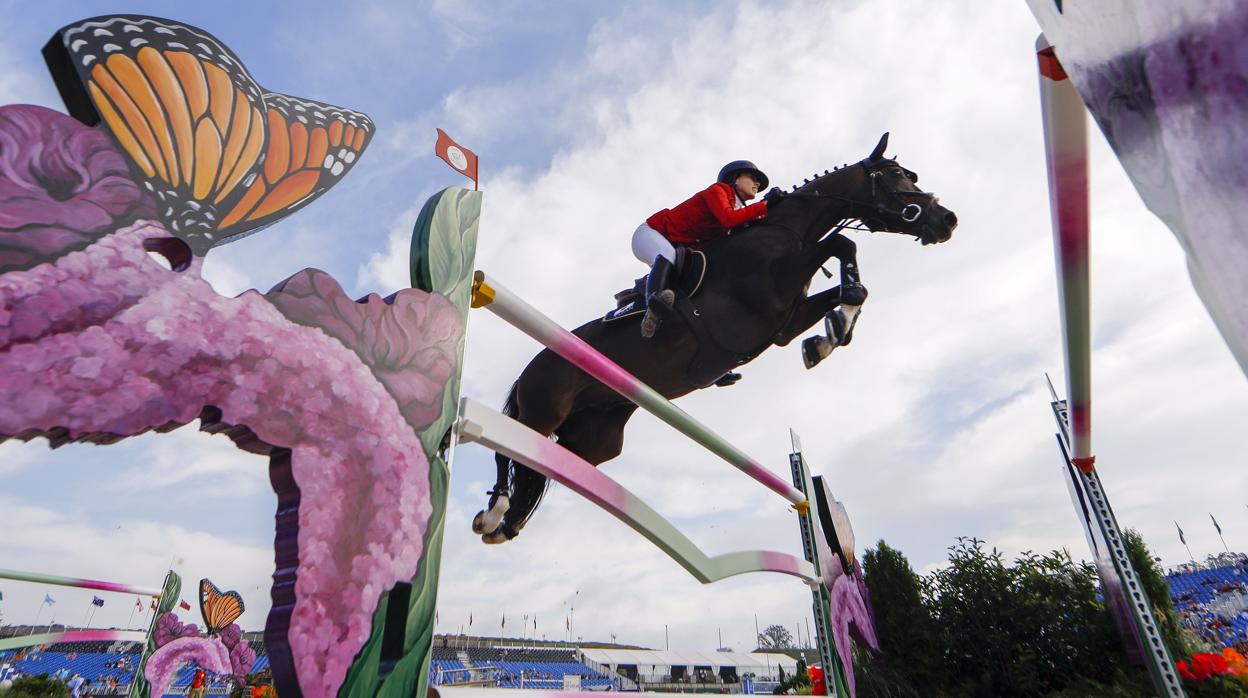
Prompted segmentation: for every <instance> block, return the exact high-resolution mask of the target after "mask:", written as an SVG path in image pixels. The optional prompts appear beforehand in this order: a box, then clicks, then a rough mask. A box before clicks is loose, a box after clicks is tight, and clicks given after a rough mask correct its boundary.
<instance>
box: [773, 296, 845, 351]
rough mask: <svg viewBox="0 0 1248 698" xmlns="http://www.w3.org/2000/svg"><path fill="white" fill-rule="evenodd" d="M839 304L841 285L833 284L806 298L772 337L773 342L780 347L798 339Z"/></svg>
mask: <svg viewBox="0 0 1248 698" xmlns="http://www.w3.org/2000/svg"><path fill="white" fill-rule="evenodd" d="M839 305H841V287H840V286H833V287H832V288H830V289H828V290H826V291H821V292H819V293H816V294H815V295H813V296H810V297H808V298H806V299H805V300H803V301H802V302H801V303H799V304H798V305H797V308H796V309H794V311H793V316H792V317H790V318H789V321H788V322H787V323H786V324H785V325H784V327H782V328H780V331H779V332H777V333H776V335H775V336H774V337H773V338H772V340H771V341H772V344H775V345H776V346H779V347H783V346H786V345H787V344H788V343H789V342H791V341H793V340H794V339H796V338H797V336H798V335H800V334H802V333H803V332H805V331H806V330H809V329H810V328H811V327H814V326H815V323H817V322H819V321H820V320H822V319H823V318H824V316H826V315H827V314H828V313H830V312H832V310H834V309H835V308H836V307H837V306H839Z"/></svg>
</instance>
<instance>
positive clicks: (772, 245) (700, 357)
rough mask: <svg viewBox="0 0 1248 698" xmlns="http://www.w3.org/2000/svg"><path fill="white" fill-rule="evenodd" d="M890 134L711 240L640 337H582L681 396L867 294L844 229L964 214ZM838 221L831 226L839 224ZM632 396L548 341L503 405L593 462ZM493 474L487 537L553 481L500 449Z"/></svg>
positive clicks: (912, 226) (609, 454)
mask: <svg viewBox="0 0 1248 698" xmlns="http://www.w3.org/2000/svg"><path fill="white" fill-rule="evenodd" d="M887 144H888V134H887V133H886V134H884V136H883V137H882V138H880V142H879V144H878V145H876V147H875V150H874V151H872V153H871V154H870V155H869V156H867V158H866V159H864V160H862V161H861V162H858V163H856V164H854V165H850V166H848V167H843V168H841V169H838V170H835V171H833V172H830V173H829V172H826V171H825V172H824V174H823V176H820V177H816V178H815V179H814V180H813V181H810V182H808V183H806V184H804V185H802V186H801V187H798V188H796V189H795V190H794V192H793V193H792V194H789V195H788V196H787V197H785V198H783V199H781V200H780V202H779V203H778V204H776V205H775V206H773V207H772V208H771V211H770V213H769V215H768V216H767V218H766V219H764V220H762V221H759V222H758V223H755V224H753V225H750V226H748V227H745V228H742V229H739V230H736V231H734V232H733V233H732V234H731V235H729V236H727V237H725V238H722V239H720V240H716V241H715V242H712V243H709V244H707V245H706V246H705V247H703V248H702V251H703V252H704V253H705V254H706V264H707V266H706V274H705V277H704V279H703V282H702V287H701V290H699V291H698V293H697V294H696V295H695V296H694V297H693V298H686V297H683V296H682V297H679V298H678V300H677V302H676V306H675V314H674V316H673V317H671V318H670V319H668V320H666V321H665V322H664V323H663V325H661V326H660V327H659V330H658V332H657V333H656V334H655V335H654V337H653V338H650V339H644V338H642V337H641V335H640V334H639V332H638V328H637V325H636V323H635V322H631V321H622V320H621V321H615V322H609V323H604V322H603V321H602V320H594V321H592V322H588V323H586V324H584V325H581V326H580V327H578V328H576V329H575V330H573V333H574V334H576V335H577V336H578V337H580V338H581V339H583V340H585V341H586V342H588V343H589V344H590V345H591V346H593V347H594V348H595V349H597V350H598V351H600V352H602V353H603V354H605V355H606V356H607V357H608V358H610V359H611V360H612V361H615V362H616V363H618V364H619V365H620V366H622V367H623V368H624V369H625V370H627V371H629V372H630V373H632V374H633V375H634V376H636V377H637V378H639V379H641V380H642V381H643V382H645V383H646V384H648V385H649V386H650V387H652V388H654V389H655V390H656V391H658V392H659V393H661V394H662V395H663V396H664V397H666V398H668V399H669V400H670V399H673V398H678V397H680V396H682V395H685V394H687V393H690V392H692V391H694V390H698V389H700V388H705V387H707V386H708V385H710V384H711V383H712V382H713V381H715V380H716V379H717V378H718V377H720V376H722V375H723V374H724V373H725V372H727V371H730V370H731V369H733V368H734V367H736V366H740V365H742V364H744V363H747V362H749V361H751V360H753V359H754V358H755V357H756V356H758V355H759V354H761V353H763V351H765V350H766V349H767V348H768V347H770V346H772V345H773V344H774V345H778V346H784V345H786V344H788V343H789V342H790V341H792V340H793V339H795V338H796V337H798V336H799V335H801V334H802V333H803V332H806V331H807V330H808V329H810V328H811V327H812V326H813V325H815V324H816V323H818V322H819V321H820V320H822V319H823V317H824V316H825V315H826V314H827V313H828V312H830V311H832V310H833V309H835V308H836V307H837V306H839V305H842V304H844V305H847V306H857V305H859V304H861V303H862V302H863V301H864V300H865V299H866V295H867V294H866V289H865V288H864V287H863V286H862V284H861V283H860V281H859V278H858V267H857V261H856V259H855V257H856V246H855V245H854V242H853V241H852V240H850V239H849V238H847V237H845V236H844V235H843V234H841V233H840V232H839V231H840V229H841V227H842V226H843V225H844V224H845V223H846V222H847V221H855V220H856V221H860V222H861V223H862V224H863V226H864V227H865V228H866V229H869V230H872V231H879V232H890V233H905V234H908V235H913V236H915V237H916V238H918V239H919V241H921V242H922V243H923V244H924V245H927V244H932V243H938V242H944V241H945V240H948V239H949V237H950V235H952V234H953V229H954V227H955V226H956V225H957V217H956V216H955V215H954V214H953V212H952V211H950V210H949V209H947V208H945V207H944V206H941V205H940V204H939V203H937V200H936V197H935V196H933V195H931V194H928V193H925V192H923V191H922V190H920V189H919V188H918V187H917V186H915V183H916V182H917V181H918V177H917V176H916V175H915V174H914V173H913V172H911V171H910V170H907V169H905V168H904V167H902V166H901V165H899V164H898V163H897V161H896V159H887V158H885V157H884V149H885V147H886V146H887ZM834 229H835V230H834ZM831 257H836V258H837V259H839V260H840V263H841V285H839V286H836V287H834V288H830V289H828V290H826V291H823V292H822V293H817V294H815V295H813V296H809V297H807V295H806V291H807V289H808V288H809V286H810V280H811V278H812V277H813V276H814V275H815V273H816V272H818V271H819V269H820V268H821V267H822V266H823V264H824V263H825V262H827V261H828V259H829V258H831ZM636 409H637V406H636V405H635V404H633V403H632V402H629V401H628V400H627V399H625V398H624V397H622V396H621V395H619V394H618V393H616V392H615V391H613V390H611V389H610V388H608V387H606V386H604V385H603V384H602V383H599V382H598V381H597V380H595V379H594V378H593V377H591V376H589V375H588V374H586V373H585V372H583V371H581V370H580V369H578V368H576V367H575V366H573V365H572V364H570V363H568V362H567V361H566V360H564V359H563V358H561V357H559V356H558V355H556V354H555V353H554V352H552V351H550V350H549V349H545V350H543V351H542V352H541V353H539V354H538V355H537V356H536V357H534V359H533V360H532V361H531V362H529V365H528V366H527V367H525V369H524V372H523V373H521V374H520V378H519V379H518V380H517V381H516V383H515V385H513V386H512V389H511V392H510V394H509V395H508V396H507V402H506V405H505V407H504V412H505V413H506V414H507V415H508V416H510V417H513V418H515V419H516V420H517V421H519V422H521V423H522V424H524V425H525V426H527V427H529V428H530V429H533V430H535V431H537V432H538V433H540V434H543V435H547V436H549V435H552V434H553V435H554V436H555V437H557V438H558V442H559V444H560V445H561V446H563V447H564V448H567V449H568V450H569V451H572V452H573V453H575V454H577V455H578V456H580V457H581V458H584V459H585V460H586V461H588V462H590V463H592V464H594V465H598V464H599V463H603V462H605V461H608V460H611V459H612V458H615V457H616V456H618V455H619V454H620V450H621V449H622V448H623V445H624V425H625V424H626V423H627V422H628V419H629V417H631V416H632V414H633V411H634V410H636ZM495 459H496V462H497V464H498V482H497V484H496V485H495V488H494V490H492V491H491V492H490V495H491V497H490V501H489V504H488V506H487V511H483V512H481V513H479V514H477V516H476V518H475V519H474V520H473V530H474V531H476V532H477V533H480V534H482V536H481V537H482V540H484V541H485V542H486V543H502V542H504V541H506V540H509V539H511V538H514V537H515V536H516V534H517V533H518V532H519V531H520V529H521V528H522V527H523V526H524V524H525V522H526V521H528V518H529V516H531V515H532V513H533V511H534V510H535V509H536V507H537V505H538V503H539V502H540V501H541V498H542V495H543V493H544V492H545V490H546V484H547V480H546V477H545V476H543V475H540V474H538V473H536V472H534V471H533V470H531V469H529V468H527V467H525V466H524V465H521V464H520V463H515V462H513V461H511V460H510V459H509V458H507V457H506V456H503V455H501V454H499V455H497V456H496V457H495Z"/></svg>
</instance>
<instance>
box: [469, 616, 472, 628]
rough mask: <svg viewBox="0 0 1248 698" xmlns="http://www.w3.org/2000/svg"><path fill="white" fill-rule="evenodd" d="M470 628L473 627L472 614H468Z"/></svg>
mask: <svg viewBox="0 0 1248 698" xmlns="http://www.w3.org/2000/svg"><path fill="white" fill-rule="evenodd" d="M468 627H470V628H471V627H472V614H471V613H469V614H468Z"/></svg>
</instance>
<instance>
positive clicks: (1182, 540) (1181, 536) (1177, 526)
mask: <svg viewBox="0 0 1248 698" xmlns="http://www.w3.org/2000/svg"><path fill="white" fill-rule="evenodd" d="M1174 527H1175V528H1177V529H1179V542H1180V543H1182V544H1183V545H1187V539H1186V538H1184V537H1183V527H1182V526H1180V525H1179V522H1178V521H1175V522H1174Z"/></svg>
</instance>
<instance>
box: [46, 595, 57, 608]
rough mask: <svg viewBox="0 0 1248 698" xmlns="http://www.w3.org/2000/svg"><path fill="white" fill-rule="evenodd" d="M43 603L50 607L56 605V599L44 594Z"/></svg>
mask: <svg viewBox="0 0 1248 698" xmlns="http://www.w3.org/2000/svg"><path fill="white" fill-rule="evenodd" d="M43 602H44V603H45V604H47V605H49V606H51V605H52V604H54V603H56V599H54V598H52V597H51V596H48V595H47V594H44V595H43Z"/></svg>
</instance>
